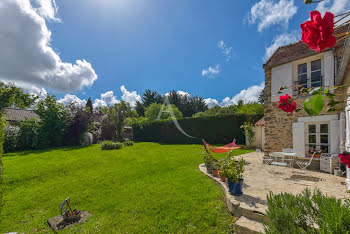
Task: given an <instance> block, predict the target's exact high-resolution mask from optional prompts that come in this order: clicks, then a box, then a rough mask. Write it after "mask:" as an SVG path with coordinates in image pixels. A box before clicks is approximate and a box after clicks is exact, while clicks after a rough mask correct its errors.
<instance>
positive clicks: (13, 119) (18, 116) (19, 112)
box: [4, 108, 40, 126]
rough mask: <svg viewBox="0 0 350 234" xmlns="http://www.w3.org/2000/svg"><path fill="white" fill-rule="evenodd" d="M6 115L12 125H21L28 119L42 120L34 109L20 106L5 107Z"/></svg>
mask: <svg viewBox="0 0 350 234" xmlns="http://www.w3.org/2000/svg"><path fill="white" fill-rule="evenodd" d="M4 117H5V119H6V121H7V122H8V123H10V124H11V125H15V126H19V125H20V123H21V122H23V121H25V120H26V119H36V120H38V121H40V117H39V116H38V115H37V114H35V113H34V111H33V110H28V109H19V108H4Z"/></svg>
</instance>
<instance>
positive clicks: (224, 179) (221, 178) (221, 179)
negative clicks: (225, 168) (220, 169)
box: [220, 174, 226, 182]
mask: <svg viewBox="0 0 350 234" xmlns="http://www.w3.org/2000/svg"><path fill="white" fill-rule="evenodd" d="M220 181H222V182H225V181H226V178H225V177H223V176H221V174H220Z"/></svg>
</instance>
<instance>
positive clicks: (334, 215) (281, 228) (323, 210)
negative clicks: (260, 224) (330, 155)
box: [265, 189, 350, 233]
mask: <svg viewBox="0 0 350 234" xmlns="http://www.w3.org/2000/svg"><path fill="white" fill-rule="evenodd" d="M267 203H268V210H267V216H268V217H269V219H270V220H271V221H270V223H269V224H266V225H265V232H266V233H348V231H349V230H350V202H349V200H345V201H344V202H343V201H342V200H341V199H337V198H334V197H328V196H327V195H323V194H322V193H321V192H320V191H319V190H315V191H314V192H313V193H311V192H310V190H309V189H305V190H304V191H303V192H302V193H300V194H297V195H293V194H290V193H281V194H277V195H275V194H273V193H272V192H270V194H269V195H268V196H267ZM313 224H316V225H317V226H318V228H315V227H314V225H313Z"/></svg>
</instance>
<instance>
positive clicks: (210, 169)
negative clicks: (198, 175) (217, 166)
mask: <svg viewBox="0 0 350 234" xmlns="http://www.w3.org/2000/svg"><path fill="white" fill-rule="evenodd" d="M205 166H206V167H207V173H209V174H213V168H214V167H213V164H205Z"/></svg>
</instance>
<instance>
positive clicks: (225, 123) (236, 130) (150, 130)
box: [132, 114, 262, 144]
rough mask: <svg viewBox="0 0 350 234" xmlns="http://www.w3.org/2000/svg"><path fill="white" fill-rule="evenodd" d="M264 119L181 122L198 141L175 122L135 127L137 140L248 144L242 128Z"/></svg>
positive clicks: (228, 117)
mask: <svg viewBox="0 0 350 234" xmlns="http://www.w3.org/2000/svg"><path fill="white" fill-rule="evenodd" d="M261 117H262V115H247V114H236V115H219V116H208V117H202V118H183V119H179V120H177V122H178V123H179V125H180V126H181V128H182V129H183V130H184V131H185V132H186V133H188V134H189V135H191V136H193V137H195V138H189V137H187V136H185V135H183V134H182V133H181V132H180V131H179V130H178V129H177V127H176V126H175V124H174V122H173V121H171V120H160V121H152V122H148V123H144V124H133V125H132V127H133V135H134V140H135V141H153V142H164V143H172V144H194V143H197V144H201V139H205V140H206V141H207V142H210V143H211V144H227V143H229V142H232V140H233V139H236V140H237V143H238V144H245V135H244V131H243V129H241V128H240V126H241V125H243V124H244V123H245V122H246V121H248V120H249V121H251V122H256V121H258V120H259V119H260V118H261Z"/></svg>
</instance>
